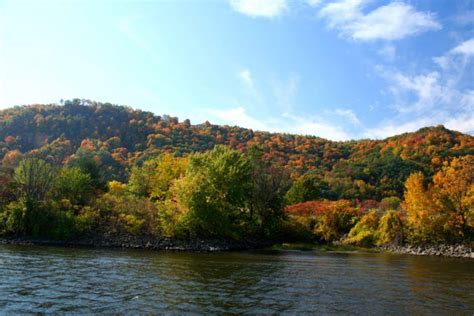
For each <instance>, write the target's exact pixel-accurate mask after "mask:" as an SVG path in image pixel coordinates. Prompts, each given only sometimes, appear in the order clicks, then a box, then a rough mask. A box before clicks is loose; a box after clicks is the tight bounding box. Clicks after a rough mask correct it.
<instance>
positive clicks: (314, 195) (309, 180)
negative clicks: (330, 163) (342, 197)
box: [285, 172, 335, 205]
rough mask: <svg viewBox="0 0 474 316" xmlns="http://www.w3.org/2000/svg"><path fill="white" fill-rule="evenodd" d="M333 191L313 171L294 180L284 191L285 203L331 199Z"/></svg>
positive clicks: (333, 196)
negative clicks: (288, 188)
mask: <svg viewBox="0 0 474 316" xmlns="http://www.w3.org/2000/svg"><path fill="white" fill-rule="evenodd" d="M333 198H335V195H334V193H333V192H332V191H331V188H330V187H329V184H328V183H327V182H326V181H325V180H324V179H322V177H321V176H320V175H319V174H317V173H314V172H310V173H306V174H304V175H302V176H301V177H299V178H298V180H296V181H295V182H294V183H293V185H292V186H291V188H290V190H289V191H288V192H287V193H286V196H285V200H286V204H287V205H292V204H297V203H301V202H306V201H315V200H321V199H333Z"/></svg>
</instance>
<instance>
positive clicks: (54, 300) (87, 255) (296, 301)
mask: <svg viewBox="0 0 474 316" xmlns="http://www.w3.org/2000/svg"><path fill="white" fill-rule="evenodd" d="M0 279H1V281H0V314H19V313H72V314H75V313H81V314H84V313H85V314H97V313H107V314H110V313H120V314H152V313H175V314H182V313H200V314H222V313H227V314H234V313H248V314H260V313H264V314H270V313H271V314H275V313H283V314H344V315H347V314H360V315H367V314H370V315H382V314H418V315H419V314H422V315H423V314H429V315H432V314H440V315H445V314H451V315H463V314H465V315H473V314H474V261H473V260H469V259H449V258H437V257H417V256H406V255H405V256H404V255H389V254H379V253H321V252H297V251H275V252H271V251H251V252H230V253H179V252H158V251H141V250H104V249H75V248H56V247H39V246H5V245H0Z"/></svg>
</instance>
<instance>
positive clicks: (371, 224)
mask: <svg viewBox="0 0 474 316" xmlns="http://www.w3.org/2000/svg"><path fill="white" fill-rule="evenodd" d="M378 224H379V216H378V214H377V211H375V210H372V211H369V213H367V214H365V215H364V216H363V217H362V218H361V219H360V221H359V222H357V224H356V225H355V226H354V227H353V228H352V229H351V230H350V232H349V235H348V236H347V238H346V239H345V240H344V242H345V243H347V244H352V245H356V246H362V247H370V246H373V245H374V244H375V243H376V240H377V228H378Z"/></svg>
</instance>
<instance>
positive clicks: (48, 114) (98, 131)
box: [0, 99, 474, 199]
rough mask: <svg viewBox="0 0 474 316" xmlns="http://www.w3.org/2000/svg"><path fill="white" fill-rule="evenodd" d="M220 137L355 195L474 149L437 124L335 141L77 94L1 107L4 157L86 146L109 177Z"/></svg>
mask: <svg viewBox="0 0 474 316" xmlns="http://www.w3.org/2000/svg"><path fill="white" fill-rule="evenodd" d="M219 144H222V145H227V146H230V147H232V148H234V149H238V150H240V151H243V152H246V151H247V150H248V148H250V147H252V146H254V145H258V146H261V148H262V149H263V152H264V158H265V159H266V160H268V161H271V162H272V163H274V164H276V165H278V166H280V167H283V168H285V169H286V170H288V171H289V172H290V173H291V174H292V178H293V179H296V178H297V177H298V176H300V175H302V174H305V173H307V172H313V173H317V174H319V175H320V177H324V178H325V179H327V180H328V182H330V185H331V186H332V187H333V188H334V190H335V191H337V193H336V194H337V195H338V197H341V198H361V199H365V198H374V199H381V198H383V197H386V196H392V195H398V196H401V194H402V193H403V183H404V181H405V180H406V178H407V177H408V175H409V174H410V173H411V172H412V171H414V170H420V171H422V172H423V173H424V174H425V175H426V176H427V177H431V176H432V175H433V174H434V173H435V172H436V171H438V170H439V169H440V167H441V166H442V165H443V162H444V161H447V160H449V159H450V158H453V157H458V156H464V155H468V154H474V137H473V136H471V135H466V134H462V133H459V132H456V131H451V130H448V129H446V128H444V127H443V126H436V127H426V128H423V129H420V130H419V131H417V132H415V133H405V134H402V135H397V136H393V137H389V138H387V139H383V140H358V141H346V142H335V141H330V140H326V139H323V138H319V137H315V136H302V135H290V134H281V133H268V132H263V131H253V130H251V129H246V128H240V127H236V126H234V127H231V126H219V125H213V124H210V123H209V122H205V123H204V124H199V125H192V124H191V122H190V121H189V120H184V121H179V120H178V118H176V117H172V116H169V115H163V116H158V115H154V114H153V113H150V112H144V111H140V110H134V109H132V108H130V107H125V106H117V105H112V104H109V103H99V102H93V101H88V100H79V99H74V100H72V101H65V102H64V104H63V105H55V104H48V105H41V104H38V105H30V106H19V107H14V108H10V109H6V110H2V111H0V161H2V165H9V164H10V165H11V164H15V163H16V161H18V160H19V159H20V158H21V157H23V156H35V157H38V158H41V159H44V160H46V161H48V162H51V163H53V164H64V163H67V162H68V161H70V160H71V159H74V158H75V157H77V156H78V155H80V154H84V152H88V153H89V154H90V155H93V157H94V159H95V160H96V161H97V162H98V163H99V165H100V166H101V169H102V170H104V171H105V173H106V175H105V177H106V179H107V180H119V181H125V180H126V179H127V174H128V172H129V170H130V168H131V167H132V166H133V165H134V164H141V163H142V162H143V161H145V160H146V159H148V158H151V157H156V156H158V155H159V154H160V153H163V152H168V153H175V154H176V155H177V156H183V155H187V154H189V153H192V152H204V151H208V150H210V149H212V148H213V147H214V146H215V145H219Z"/></svg>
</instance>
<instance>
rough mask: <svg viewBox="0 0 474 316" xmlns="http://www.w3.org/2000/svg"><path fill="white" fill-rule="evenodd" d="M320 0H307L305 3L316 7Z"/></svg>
mask: <svg viewBox="0 0 474 316" xmlns="http://www.w3.org/2000/svg"><path fill="white" fill-rule="evenodd" d="M321 2H322V0H307V1H306V3H307V4H308V5H310V6H312V7H317V6H319V5H320V4H321Z"/></svg>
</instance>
